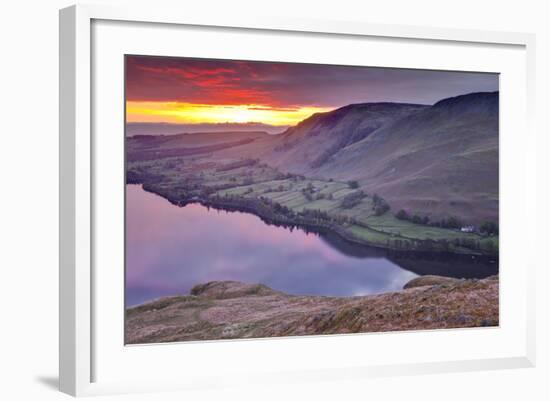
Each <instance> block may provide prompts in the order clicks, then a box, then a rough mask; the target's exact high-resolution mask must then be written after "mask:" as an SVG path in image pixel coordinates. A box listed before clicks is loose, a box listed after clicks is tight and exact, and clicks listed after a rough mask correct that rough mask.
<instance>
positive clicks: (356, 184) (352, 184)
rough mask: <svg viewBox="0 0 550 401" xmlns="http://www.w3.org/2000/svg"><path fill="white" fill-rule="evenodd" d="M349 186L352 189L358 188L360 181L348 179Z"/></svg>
mask: <svg viewBox="0 0 550 401" xmlns="http://www.w3.org/2000/svg"><path fill="white" fill-rule="evenodd" d="M348 186H349V187H350V188H351V189H357V188H359V182H357V181H356V180H350V181H348Z"/></svg>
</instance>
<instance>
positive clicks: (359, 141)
mask: <svg viewBox="0 0 550 401" xmlns="http://www.w3.org/2000/svg"><path fill="white" fill-rule="evenodd" d="M498 97H499V95H498V92H491V93H488V92H483V93H472V94H468V95H462V96H457V97H453V98H449V99H444V100H441V101H439V102H438V103H436V104H434V105H433V106H428V107H427V106H421V105H403V104H392V103H375V104H362V105H350V106H346V107H343V108H340V109H338V110H335V111H332V112H328V113H323V114H318V115H314V116H312V117H311V118H309V119H307V120H304V121H303V122H302V123H300V124H298V125H297V126H296V127H294V128H290V129H288V130H287V131H286V133H285V134H284V137H281V139H280V140H279V141H278V143H277V144H276V145H275V147H274V150H273V152H272V153H271V154H270V155H269V156H268V159H269V161H270V162H271V163H273V164H275V165H277V166H279V167H280V168H282V169H284V170H287V171H291V172H296V173H306V174H309V175H314V176H319V177H324V178H335V179H336V178H337V179H353V180H358V181H359V183H360V186H361V187H362V188H363V189H365V190H366V191H368V192H371V193H374V192H376V193H378V194H379V195H382V196H383V197H384V198H385V199H386V200H387V201H388V202H389V204H390V205H391V207H392V210H393V211H394V212H395V211H397V210H399V209H401V208H403V209H405V210H407V211H408V212H410V213H418V214H422V215H427V216H430V217H431V218H432V219H433V218H441V217H449V216H456V217H459V218H461V219H463V220H464V221H468V222H472V223H479V222H481V221H484V220H492V221H497V219H498Z"/></svg>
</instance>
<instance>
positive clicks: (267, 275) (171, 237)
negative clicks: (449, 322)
mask: <svg viewBox="0 0 550 401" xmlns="http://www.w3.org/2000/svg"><path fill="white" fill-rule="evenodd" d="M126 194H127V199H126V227H127V230H126V303H127V306H131V305H136V304H139V303H142V302H145V301H149V300H151V299H154V298H158V297H162V296H167V295H176V294H187V293H189V290H190V289H191V287H193V286H194V285H195V284H198V283H204V282H208V281H213V280H237V281H243V282H250V283H263V284H266V285H268V286H269V287H271V288H274V289H277V290H281V291H284V292H286V293H289V294H296V295H302V294H308V295H331V296H351V295H365V294H374V293H382V292H388V291H395V290H399V289H401V288H402V287H403V285H404V284H405V283H406V282H407V281H409V280H410V279H412V278H414V277H416V275H417V274H416V273H414V272H418V273H419V274H426V273H425V272H423V271H422V269H419V266H421V265H422V263H423V262H422V260H421V261H420V262H418V261H416V262H415V261H414V259H411V258H406V257H405V259H406V261H405V262H403V260H400V258H403V257H404V256H403V255H402V254H399V255H398V256H399V257H396V256H395V255H391V254H388V253H387V252H385V251H383V250H379V249H374V248H367V247H357V246H354V245H352V244H349V243H346V242H345V241H342V240H341V239H339V238H338V237H336V236H333V235H331V234H330V233H326V234H325V233H323V234H322V235H318V234H315V233H306V232H305V231H303V230H301V229H294V230H289V229H287V228H283V227H277V226H274V225H267V224H265V223H264V222H263V221H262V220H261V219H260V218H258V217H257V216H254V215H251V214H247V213H241V212H226V211H220V210H215V209H208V208H206V207H204V206H201V205H199V204H191V205H187V206H185V207H177V206H174V205H172V204H170V203H169V202H168V201H166V200H165V199H163V198H161V197H159V196H157V195H155V194H152V193H148V192H145V191H144V190H143V189H141V187H140V186H137V185H127V187H126ZM416 256H418V255H416ZM455 256H456V255H455ZM411 260H412V262H411ZM466 262H468V263H469V261H466ZM446 263H447V262H445V261H443V263H442V261H441V260H439V261H438V260H435V261H433V260H430V261H429V263H428V265H429V266H431V267H430V268H432V269H433V268H434V266H437V265H445V264H446ZM462 264H463V263H462ZM469 264H471V263H469ZM484 265H485V264H484ZM487 265H488V264H487ZM489 266H490V265H489ZM403 267H405V268H403ZM406 269H408V270H406ZM461 269H464V268H461ZM461 271H464V270H461ZM440 274H441V272H440ZM484 274H485V273H484ZM489 274H492V273H489ZM449 275H453V274H449ZM485 275H488V274H485ZM463 276H464V277H466V276H467V275H464V274H463Z"/></svg>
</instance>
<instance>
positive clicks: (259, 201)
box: [127, 93, 498, 255]
mask: <svg viewBox="0 0 550 401" xmlns="http://www.w3.org/2000/svg"><path fill="white" fill-rule="evenodd" d="M495 105H496V106H495ZM497 106H498V93H481V94H471V95H465V96H461V97H457V98H451V99H447V100H444V101H441V102H438V103H436V104H435V105H434V106H425V105H411V104H393V103H375V104H362V105H350V106H346V107H343V108H340V109H337V110H335V111H332V112H327V113H318V114H314V115H313V116H312V117H310V118H308V119H306V120H304V121H302V122H301V123H300V124H298V125H297V126H295V127H291V128H288V129H287V130H286V131H285V132H283V133H282V134H279V135H270V134H267V133H263V132H226V133H202V134H179V135H158V136H151V135H139V136H134V137H130V138H127V182H128V183H137V184H143V188H144V189H145V190H147V191H150V192H154V193H156V194H158V195H160V196H162V197H164V198H166V199H168V200H169V201H170V202H172V203H174V204H176V205H180V206H184V205H186V204H188V203H192V202H199V203H202V204H204V205H208V206H212V207H217V208H221V209H230V210H231V209H233V210H241V211H246V212H249V213H253V214H256V215H258V216H260V217H261V218H263V219H265V220H266V221H268V222H272V223H276V224H282V225H288V226H292V225H296V226H305V227H308V226H309V227H315V228H321V229H324V230H331V231H333V232H334V233H336V234H338V235H339V236H341V237H342V238H344V239H346V240H348V241H351V242H355V243H363V244H365V245H368V246H374V247H379V248H386V249H394V250H403V251H436V252H452V253H464V254H485V255H497V254H498V220H497V218H496V216H498V135H496V133H497V132H498V131H495V130H497V129H498V107H497ZM495 107H497V108H496V110H497V111H496V112H495ZM483 227H493V229H491V230H488V229H487V230H485V231H484V230H482V228H483ZM495 227H496V229H495Z"/></svg>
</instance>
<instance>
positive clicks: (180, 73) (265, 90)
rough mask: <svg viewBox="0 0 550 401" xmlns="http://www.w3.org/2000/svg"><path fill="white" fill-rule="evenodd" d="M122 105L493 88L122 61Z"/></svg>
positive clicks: (414, 98) (410, 73) (416, 98)
mask: <svg viewBox="0 0 550 401" xmlns="http://www.w3.org/2000/svg"><path fill="white" fill-rule="evenodd" d="M126 66H127V68H126V77H127V81H126V94H127V99H128V100H141V101H180V102H187V103H202V104H228V105H235V104H256V105H260V106H264V107H275V108H280V109H289V108H293V107H300V106H320V107H338V106H342V105H346V104H350V103H360V102H379V101H390V102H409V103H422V104H433V103H435V102H437V101H438V100H441V99H443V98H446V97H450V96H456V95H460V94H464V93H470V92H481V91H495V90H498V75H497V74H488V73H467V72H450V71H428V70H410V69H409V70H407V69H392V68H372V67H356V66H335V65H319V64H299V63H275V62H254V61H232V60H208V59H191V58H173V57H149V56H127V64H126Z"/></svg>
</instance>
